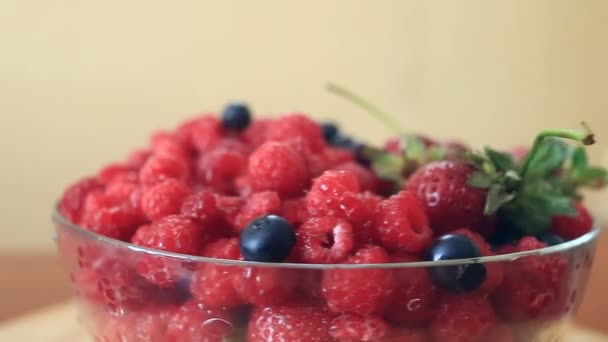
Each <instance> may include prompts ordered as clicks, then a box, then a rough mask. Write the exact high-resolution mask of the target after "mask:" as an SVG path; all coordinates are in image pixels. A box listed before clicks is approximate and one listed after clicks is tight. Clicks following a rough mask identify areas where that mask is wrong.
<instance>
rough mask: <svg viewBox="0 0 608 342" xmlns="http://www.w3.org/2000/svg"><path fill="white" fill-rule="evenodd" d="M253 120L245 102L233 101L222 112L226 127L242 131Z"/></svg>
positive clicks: (223, 122)
mask: <svg viewBox="0 0 608 342" xmlns="http://www.w3.org/2000/svg"><path fill="white" fill-rule="evenodd" d="M250 122H251V113H250V112H249V108H247V106H246V105H245V104H243V103H231V104H229V105H228V106H226V108H224V112H223V113H222V124H223V125H224V128H226V129H229V130H233V131H242V130H244V129H245V128H247V126H249V123H250Z"/></svg>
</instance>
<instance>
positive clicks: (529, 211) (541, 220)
mask: <svg viewBox="0 0 608 342" xmlns="http://www.w3.org/2000/svg"><path fill="white" fill-rule="evenodd" d="M498 220H499V221H500V222H501V223H502V224H503V225H505V226H506V227H508V228H509V229H513V230H515V231H517V232H519V233H521V234H523V235H540V234H542V233H544V232H545V231H546V230H547V229H548V228H549V226H550V225H551V220H552V216H551V215H547V214H546V213H544V212H542V211H541V210H540V208H536V207H534V206H533V205H529V204H520V203H515V202H513V203H509V204H508V205H505V206H504V207H502V208H500V210H499V211H498Z"/></svg>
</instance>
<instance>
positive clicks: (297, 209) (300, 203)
mask: <svg viewBox="0 0 608 342" xmlns="http://www.w3.org/2000/svg"><path fill="white" fill-rule="evenodd" d="M280 216H281V217H283V218H285V219H286V220H287V222H289V223H291V224H292V225H294V226H298V225H300V224H301V223H302V222H305V221H306V220H307V219H308V216H309V215H308V210H307V209H306V200H305V198H304V197H298V198H289V199H286V200H283V201H282V202H281V213H280Z"/></svg>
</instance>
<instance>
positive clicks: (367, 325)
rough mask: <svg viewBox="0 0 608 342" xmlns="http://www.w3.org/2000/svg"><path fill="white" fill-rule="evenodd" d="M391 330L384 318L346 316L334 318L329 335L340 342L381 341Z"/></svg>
mask: <svg viewBox="0 0 608 342" xmlns="http://www.w3.org/2000/svg"><path fill="white" fill-rule="evenodd" d="M389 329H390V327H389V326H388V324H387V323H386V322H385V321H384V320H383V319H382V318H379V317H361V316H357V315H352V314H344V315H341V316H338V317H336V318H334V320H333V321H332V322H331V327H330V328H329V334H330V335H331V336H332V337H333V338H335V339H337V340H338V341H346V342H351V341H380V340H382V338H383V337H384V336H386V335H387V334H388V332H389Z"/></svg>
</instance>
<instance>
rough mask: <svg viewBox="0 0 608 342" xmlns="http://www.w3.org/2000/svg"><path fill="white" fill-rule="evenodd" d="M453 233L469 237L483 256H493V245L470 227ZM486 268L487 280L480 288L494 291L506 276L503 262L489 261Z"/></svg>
mask: <svg viewBox="0 0 608 342" xmlns="http://www.w3.org/2000/svg"><path fill="white" fill-rule="evenodd" d="M452 234H459V235H463V236H466V237H468V238H469V239H471V240H472V241H473V242H475V245H477V247H478V248H479V251H480V252H481V256H492V255H494V252H492V247H491V246H490V245H489V244H488V243H487V242H486V241H485V240H484V238H483V237H482V236H481V235H480V234H478V233H475V232H473V231H471V230H469V229H457V230H455V231H453V232H452ZM484 266H485V268H486V280H485V281H484V282H483V283H482V284H481V287H480V289H482V290H484V291H488V292H489V291H494V290H495V289H496V288H498V287H499V286H500V284H501V283H502V281H503V278H504V270H503V263H499V262H488V263H485V264H484Z"/></svg>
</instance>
